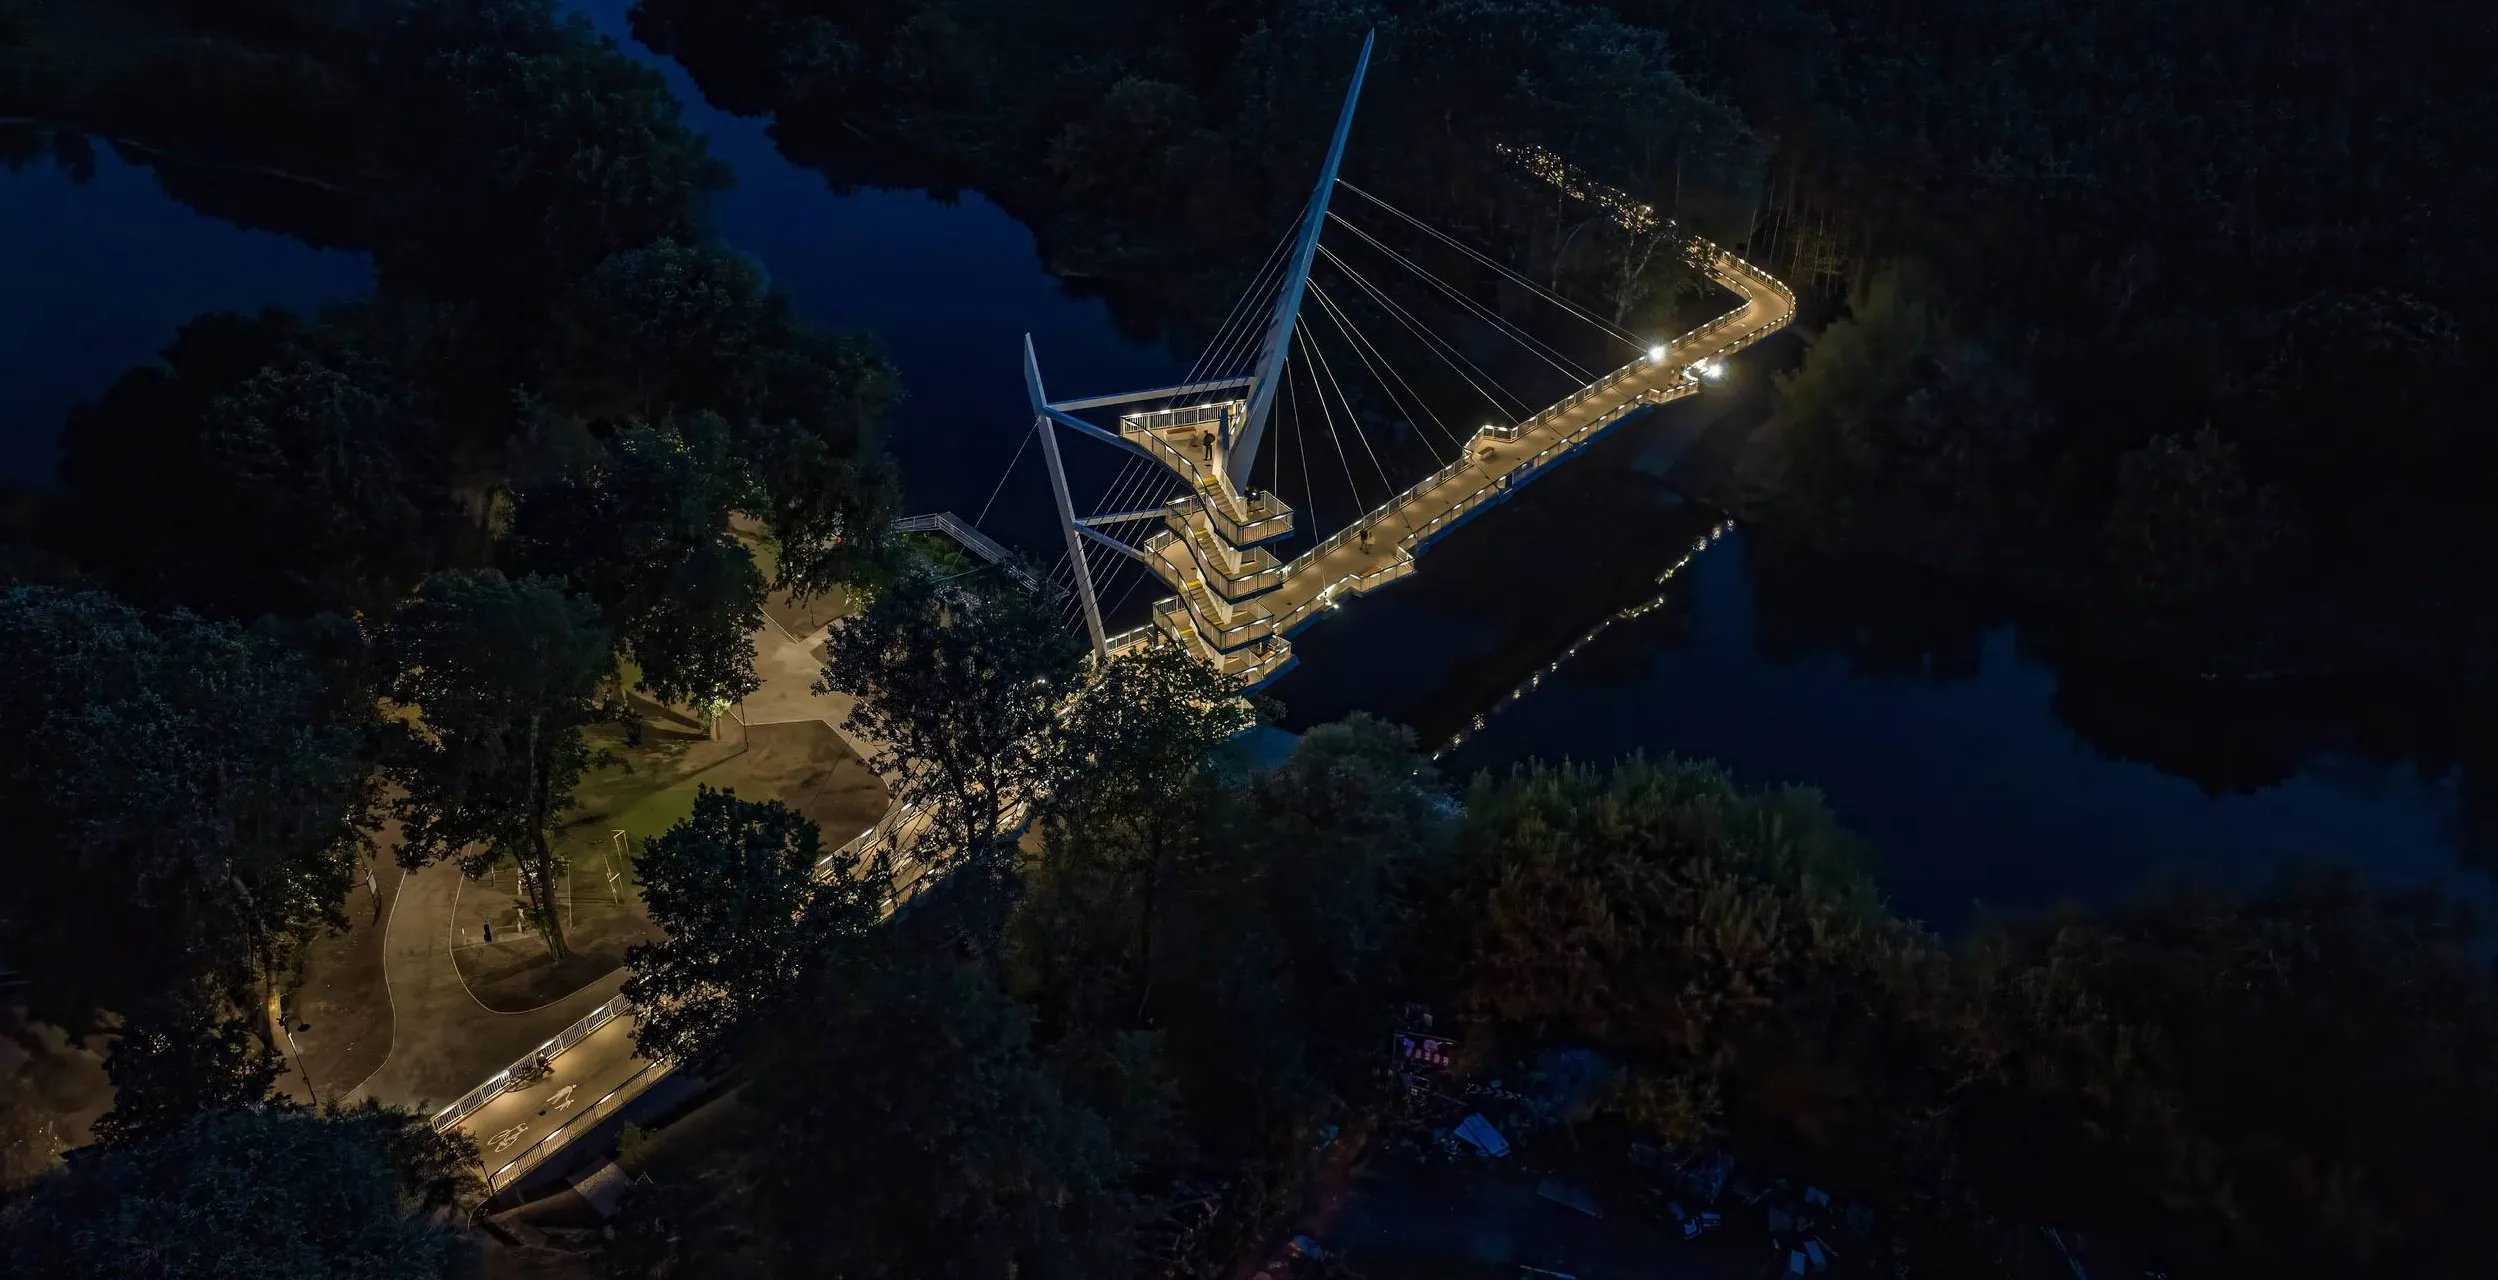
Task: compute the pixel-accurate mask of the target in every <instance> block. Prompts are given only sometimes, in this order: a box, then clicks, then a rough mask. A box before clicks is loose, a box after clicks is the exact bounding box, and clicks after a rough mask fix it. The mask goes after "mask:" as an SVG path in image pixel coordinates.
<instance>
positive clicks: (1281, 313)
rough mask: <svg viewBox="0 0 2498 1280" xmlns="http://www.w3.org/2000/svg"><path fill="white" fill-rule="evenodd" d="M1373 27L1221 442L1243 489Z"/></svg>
mask: <svg viewBox="0 0 2498 1280" xmlns="http://www.w3.org/2000/svg"><path fill="white" fill-rule="evenodd" d="M1377 38H1378V33H1377V32H1372V33H1371V34H1369V35H1366V36H1363V37H1362V57H1361V60H1360V61H1359V62H1356V63H1354V64H1353V83H1352V84H1351V85H1350V86H1349V87H1347V88H1346V89H1345V91H1344V107H1343V109H1342V110H1340V111H1338V112H1337V113H1336V136H1335V137H1334V138H1333V139H1332V140H1330V141H1329V142H1328V144H1327V162H1326V163H1325V164H1323V165H1320V166H1319V170H1318V189H1317V190H1315V191H1312V192H1311V193H1310V207H1309V210H1308V212H1307V214H1305V215H1304V217H1303V218H1302V222H1301V236H1300V239H1298V240H1296V241H1295V242H1294V243H1293V246H1292V257H1291V259H1290V260H1289V263H1288V269H1287V270H1286V271H1285V272H1284V282H1283V287H1282V288H1280V289H1278V290H1277V291H1276V294H1275V314H1274V318H1273V319H1270V320H1268V321H1267V323H1266V342H1265V344H1264V345H1263V346H1261V347H1259V348H1258V366H1257V373H1256V376H1255V380H1254V381H1252V382H1251V383H1250V386H1249V408H1248V412H1247V414H1246V415H1245V417H1244V420H1243V421H1242V423H1241V426H1240V431H1239V433H1238V434H1237V435H1235V436H1234V437H1233V438H1232V439H1231V440H1229V441H1226V442H1225V443H1226V446H1227V447H1228V448H1229V449H1230V450H1231V452H1230V453H1229V454H1228V455H1226V457H1225V459H1224V464H1225V470H1226V471H1227V472H1228V473H1229V474H1230V476H1231V478H1232V487H1233V488H1235V489H1238V490H1240V491H1241V492H1244V493H1245V492H1247V491H1248V488H1249V465H1250V464H1251V463H1252V462H1254V461H1256V460H1257V456H1258V440H1259V439H1260V438H1261V437H1263V436H1264V435H1265V434H1266V421H1267V419H1268V418H1269V417H1271V416H1272V415H1273V414H1274V412H1275V391H1276V388H1277V386H1278V385H1279V384H1280V383H1281V382H1282V381H1283V372H1284V357H1285V355H1286V354H1288V353H1289V352H1290V351H1291V350H1292V328H1293V324H1294V322H1295V321H1297V320H1298V319H1299V318H1300V315H1301V293H1302V290H1303V289H1304V288H1305V287H1306V286H1307V285H1308V284H1309V282H1310V264H1311V263H1312V262H1313V261H1315V260H1316V259H1317V257H1318V233H1319V232H1320V231H1321V230H1323V229H1325V227H1326V225H1327V197H1328V195H1329V194H1331V193H1332V192H1333V191H1334V190H1335V187H1336V168H1337V166H1339V165H1341V164H1343V163H1344V142H1345V138H1346V136H1347V135H1349V134H1351V133H1352V132H1353V105H1354V103H1356V102H1358V101H1359V100H1360V99H1361V96H1362V76H1363V75H1364V74H1365V73H1366V72H1368V71H1369V70H1370V46H1371V42H1372V41H1373V40H1376V39H1377Z"/></svg>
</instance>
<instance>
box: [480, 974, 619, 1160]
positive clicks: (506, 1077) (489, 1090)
mask: <svg viewBox="0 0 2498 1280" xmlns="http://www.w3.org/2000/svg"><path fill="white" fill-rule="evenodd" d="M624 1011H625V998H624V997H623V996H621V995H619V996H617V997H615V998H614V999H612V1000H609V1001H608V1002H607V1003H605V1004H602V1005H600V1006H599V1007H597V1008H595V1009H592V1010H590V1011H589V1012H588V1013H586V1014H583V1015H582V1016H581V1017H580V1018H579V1019H578V1020H576V1021H575V1022H574V1023H573V1024H572V1025H571V1026H569V1027H566V1028H564V1029H563V1030H561V1031H558V1032H556V1033H555V1035H554V1036H553V1037H552V1038H550V1039H548V1040H547V1041H546V1042H544V1043H542V1044H540V1045H539V1046H538V1047H537V1048H534V1049H531V1050H530V1051H529V1052H527V1053H524V1054H522V1055H521V1056H519V1057H517V1058H514V1059H513V1060H512V1065H510V1066H508V1067H505V1068H503V1069H502V1070H501V1071H497V1072H495V1073H494V1074H493V1075H491V1076H488V1077H486V1082H485V1083H484V1084H481V1085H479V1086H477V1087H476V1088H474V1089H471V1090H469V1091H468V1092H467V1093H464V1094H461V1095H460V1098H459V1100H458V1101H457V1102H454V1103H452V1104H451V1105H450V1106H447V1107H444V1108H443V1109H442V1110H440V1111H437V1112H435V1113H434V1117H433V1123H434V1131H435V1132H436V1133H440V1132H441V1131H443V1130H445V1129H448V1128H450V1127H451V1126H453V1125H455V1124H458V1123H459V1122H461V1121H462V1120H466V1119H467V1118H469V1116H471V1115H473V1114H475V1113H476V1111H477V1109H478V1108H479V1107H482V1106H484V1105H486V1104H487V1103H489V1102H492V1101H494V1100H495V1099H496V1098H499V1097H501V1096H502V1095H503V1091H504V1090H506V1089H509V1088H511V1087H512V1079H513V1077H514V1075H515V1074H517V1073H520V1072H522V1071H523V1070H525V1069H526V1068H527V1067H528V1066H529V1065H530V1064H531V1063H532V1062H533V1061H535V1060H536V1059H537V1057H538V1055H539V1054H545V1055H546V1056H547V1059H548V1060H549V1061H553V1060H554V1059H556V1058H559V1057H561V1056H563V1053H564V1051H565V1050H567V1049H570V1048H572V1047H573V1046H574V1045H577V1044H579V1043H581V1042H582V1041H583V1040H585V1039H587V1038H588V1037H589V1035H590V1033H591V1032H593V1031H596V1030H598V1029H599V1028H600V1027H603V1026H606V1025H607V1024H608V1023H610V1022H613V1021H615V1020H616V1019H617V1017H618V1016H619V1015H621V1014H623V1013H624Z"/></svg>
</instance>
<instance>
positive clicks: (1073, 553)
mask: <svg viewBox="0 0 2498 1280" xmlns="http://www.w3.org/2000/svg"><path fill="white" fill-rule="evenodd" d="M1023 381H1024V390H1025V391H1027V392H1029V393H1030V394H1031V396H1032V418H1033V421H1032V429H1033V430H1035V431H1038V432H1040V433H1041V457H1042V459H1043V460H1044V461H1046V462H1047V463H1049V473H1050V496H1051V497H1052V498H1054V499H1056V500H1057V502H1058V527H1059V529H1060V531H1061V532H1063V533H1065V534H1066V535H1067V560H1068V562H1069V565H1070V567H1072V568H1073V569H1074V570H1075V571H1076V572H1075V577H1076V598H1077V599H1080V600H1082V601H1083V602H1084V629H1085V631H1086V632H1087V633H1089V634H1090V635H1091V636H1092V638H1093V656H1094V657H1095V658H1097V659H1099V660H1101V661H1104V662H1107V661H1109V660H1110V638H1109V636H1108V635H1107V634H1106V633H1104V632H1103V630H1102V607H1101V602H1100V601H1098V600H1096V599H1094V598H1093V568H1092V566H1091V565H1089V564H1087V563H1085V560H1084V535H1083V534H1082V533H1079V532H1078V531H1077V528H1076V506H1075V501H1074V499H1072V498H1070V497H1069V496H1068V495H1067V464H1066V463H1064V462H1062V461H1060V460H1059V457H1058V424H1057V423H1056V422H1053V421H1051V419H1050V415H1049V411H1048V406H1049V397H1048V396H1046V395H1044V394H1042V391H1041V361H1040V358H1039V357H1038V356H1035V355H1033V354H1032V335H1031V334H1028V333H1027V334H1025V335H1024V338H1023Z"/></svg>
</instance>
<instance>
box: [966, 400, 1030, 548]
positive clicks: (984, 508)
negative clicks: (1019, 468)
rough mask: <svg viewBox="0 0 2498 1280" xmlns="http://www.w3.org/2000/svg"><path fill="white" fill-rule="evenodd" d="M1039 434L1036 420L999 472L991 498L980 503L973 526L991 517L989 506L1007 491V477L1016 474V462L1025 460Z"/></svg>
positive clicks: (977, 526)
mask: <svg viewBox="0 0 2498 1280" xmlns="http://www.w3.org/2000/svg"><path fill="white" fill-rule="evenodd" d="M1039 434H1041V424H1040V422H1039V421H1038V420H1035V421H1034V422H1033V424H1032V425H1031V426H1030V427H1027V428H1025V430H1024V433H1023V443H1021V444H1018V445H1016V446H1015V456H1014V457H1012V458H1010V459H1008V460H1007V463H1006V469H1005V470H1004V471H1001V472H999V473H998V475H997V487H996V488H994V489H991V490H989V500H988V501H987V502H983V503H981V504H980V514H979V515H977V516H975V517H973V518H972V522H971V527H972V528H974V529H977V528H979V527H980V522H981V521H983V520H986V519H988V518H989V508H991V507H994V506H996V505H997V496H998V495H999V494H1001V493H1004V492H1006V479H1007V477H1009V476H1012V475H1014V474H1015V464H1016V463H1018V462H1021V461H1023V451H1024V450H1026V449H1029V448H1031V447H1032V437H1034V436H1037V435H1039Z"/></svg>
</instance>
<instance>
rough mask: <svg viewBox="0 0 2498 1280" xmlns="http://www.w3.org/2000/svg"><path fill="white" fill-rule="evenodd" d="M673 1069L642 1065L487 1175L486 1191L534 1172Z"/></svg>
mask: <svg viewBox="0 0 2498 1280" xmlns="http://www.w3.org/2000/svg"><path fill="white" fill-rule="evenodd" d="M674 1070H675V1065H674V1064H673V1063H668V1062H645V1063H643V1064H642V1069H641V1070H639V1071H636V1072H634V1073H633V1074H632V1075H629V1076H626V1077H625V1078H624V1080H623V1081H622V1082H621V1083H619V1084H618V1085H617V1086H616V1087H615V1088H613V1089H610V1090H608V1091H607V1092H605V1093H603V1094H600V1095H599V1099H598V1101H596V1102H593V1103H591V1104H590V1105H589V1106H587V1107H584V1108H582V1111H581V1114H580V1115H577V1116H574V1117H573V1118H572V1119H570V1120H567V1121H565V1122H564V1123H562V1124H559V1125H557V1126H555V1127H554V1128H552V1129H549V1130H547V1132H546V1136H544V1137H542V1138H539V1139H538V1140H537V1141H536V1142H532V1143H530V1144H529V1145H528V1146H527V1147H525V1148H522V1150H521V1153H520V1154H519V1155H516V1156H513V1157H512V1158H511V1159H510V1160H507V1161H505V1162H503V1163H502V1164H501V1165H498V1166H496V1167H495V1168H494V1169H492V1170H491V1171H489V1172H488V1173H487V1174H486V1190H487V1191H488V1192H489V1193H491V1192H498V1191H501V1190H503V1189H504V1188H505V1187H508V1186H510V1185H512V1183H513V1181H514V1180H516V1179H518V1178H519V1177H520V1176H521V1175H522V1174H524V1173H527V1172H529V1171H530V1170H532V1169H535V1168H537V1167H538V1166H539V1165H541V1164H544V1163H545V1162H546V1158H547V1157H548V1156H551V1155H554V1154H555V1152H556V1149H557V1148H559V1147H562V1146H563V1145H564V1144H565V1143H567V1142H570V1141H572V1140H573V1139H574V1138H577V1137H580V1136H581V1135H582V1134H584V1133H588V1132H589V1131H590V1129H591V1128H592V1127H593V1126H595V1125H596V1124H598V1122H599V1121H601V1120H604V1119H606V1118H607V1117H609V1116H612V1115H614V1114H616V1113H617V1112H619V1111H622V1110H623V1109H624V1105H625V1104H626V1103H628V1102H631V1101H633V1100H634V1099H635V1098H638V1097H640V1096H641V1095H642V1092H643V1091H644V1090H646V1089H648V1088H650V1087H651V1086H652V1085H655V1084H657V1083H659V1082H660V1081H661V1080H662V1079H665V1078H666V1077H667V1076H668V1075H669V1073H670V1072H672V1071H674Z"/></svg>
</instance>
